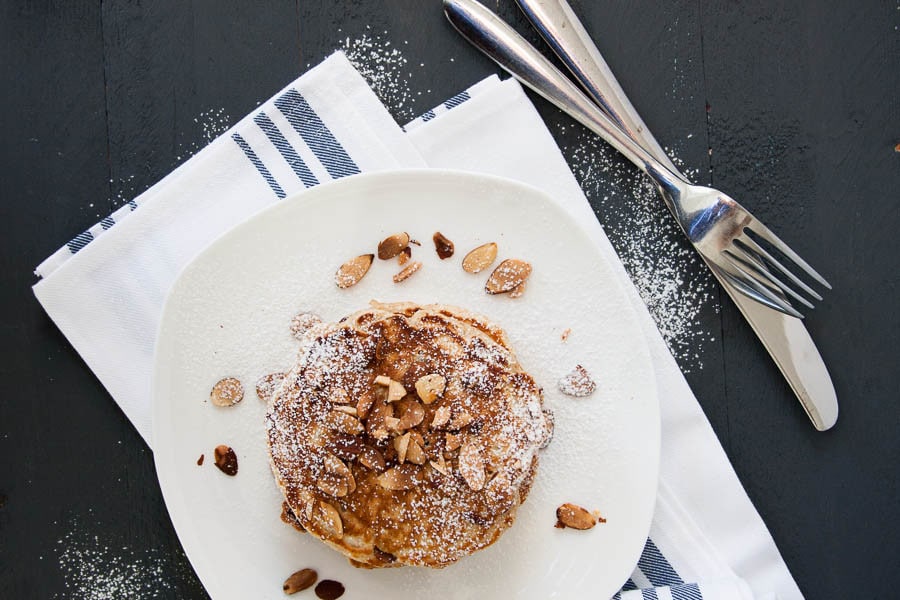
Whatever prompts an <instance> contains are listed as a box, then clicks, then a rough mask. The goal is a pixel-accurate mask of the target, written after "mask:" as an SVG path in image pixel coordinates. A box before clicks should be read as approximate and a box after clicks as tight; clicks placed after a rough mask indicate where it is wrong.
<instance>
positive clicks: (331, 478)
mask: <svg viewBox="0 0 900 600" xmlns="http://www.w3.org/2000/svg"><path fill="white" fill-rule="evenodd" d="M316 487H317V488H319V489H320V490H321V491H323V492H325V493H326V494H328V495H329V496H334V497H335V498H343V497H344V496H346V495H347V494H348V493H349V492H350V482H349V481H347V480H346V479H344V478H343V477H338V476H337V475H331V474H328V473H326V474H325V475H322V476H321V477H319V478H318V479H317V480H316Z"/></svg>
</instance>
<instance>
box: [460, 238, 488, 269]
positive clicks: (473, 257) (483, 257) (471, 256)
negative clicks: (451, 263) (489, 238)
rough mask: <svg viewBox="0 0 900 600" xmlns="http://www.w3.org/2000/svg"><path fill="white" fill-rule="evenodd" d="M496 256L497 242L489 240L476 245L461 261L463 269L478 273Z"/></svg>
mask: <svg viewBox="0 0 900 600" xmlns="http://www.w3.org/2000/svg"><path fill="white" fill-rule="evenodd" d="M496 258H497V244H496V243H494V242H490V243H487V244H483V245H481V246H478V247H477V248H475V249H474V250H472V251H471V252H469V253H468V254H466V256H465V258H463V261H462V268H463V271H465V272H466V273H480V272H481V271H484V270H485V269H487V268H488V267H489V266H491V263H493V262H494V260H496Z"/></svg>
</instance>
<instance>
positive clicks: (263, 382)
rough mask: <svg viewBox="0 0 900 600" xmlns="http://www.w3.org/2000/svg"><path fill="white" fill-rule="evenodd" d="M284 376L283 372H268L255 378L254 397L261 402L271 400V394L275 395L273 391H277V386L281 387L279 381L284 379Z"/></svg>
mask: <svg viewBox="0 0 900 600" xmlns="http://www.w3.org/2000/svg"><path fill="white" fill-rule="evenodd" d="M284 377H285V375H284V373H269V374H268V375H263V376H262V377H260V378H259V379H257V380H256V397H257V398H259V399H260V400H262V401H263V402H268V401H269V400H271V399H272V396H274V395H275V392H277V391H278V388H279V387H281V382H282V381H284Z"/></svg>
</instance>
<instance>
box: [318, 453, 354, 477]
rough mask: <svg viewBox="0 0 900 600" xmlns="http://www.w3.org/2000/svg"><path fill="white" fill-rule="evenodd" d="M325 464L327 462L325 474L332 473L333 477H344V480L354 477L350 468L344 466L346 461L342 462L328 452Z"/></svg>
mask: <svg viewBox="0 0 900 600" xmlns="http://www.w3.org/2000/svg"><path fill="white" fill-rule="evenodd" d="M324 462H325V472H326V473H330V474H332V475H337V476H338V477H343V478H352V477H353V472H352V471H351V470H350V467H348V466H347V465H346V464H344V461H342V460H341V459H340V458H338V457H337V456H335V455H334V454H331V453H330V452H326V453H325V459H324Z"/></svg>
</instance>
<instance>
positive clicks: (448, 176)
mask: <svg viewBox="0 0 900 600" xmlns="http://www.w3.org/2000/svg"><path fill="white" fill-rule="evenodd" d="M395 178H399V179H401V180H402V179H407V178H422V179H423V180H429V179H431V180H451V181H453V180H463V179H464V180H469V182H470V183H473V182H478V181H480V182H483V183H484V184H487V185H499V186H502V187H507V188H518V189H519V190H522V191H525V192H526V193H528V194H530V195H532V196H534V197H536V198H538V197H539V198H541V200H543V201H544V202H545V203H546V204H548V205H552V206H553V207H554V208H556V209H558V210H559V211H560V212H561V213H563V215H564V216H565V218H566V219H567V220H568V221H569V223H570V224H571V225H572V226H573V227H574V228H575V229H576V230H578V231H579V233H580V235H583V236H584V237H585V238H586V241H587V243H588V244H590V245H591V246H593V247H596V248H597V249H598V250H601V248H600V247H599V245H598V244H597V242H596V241H595V240H594V239H592V236H591V234H590V232H589V231H588V229H587V227H588V225H586V224H585V223H583V222H582V221H580V220H579V219H577V218H576V216H575V215H574V214H572V212H571V211H570V210H569V209H568V208H567V207H566V206H564V205H562V204H561V203H560V202H559V201H557V200H556V199H554V198H553V197H552V196H551V195H550V194H549V193H548V192H546V191H545V190H542V189H540V188H537V187H535V186H532V185H530V184H527V183H524V182H521V181H518V180H514V179H510V178H507V177H502V176H498V175H492V174H484V173H477V172H472V171H463V170H457V169H438V168H414V169H392V170H382V171H374V172H367V173H361V174H357V175H352V176H349V177H345V178H342V179H337V180H332V181H329V182H326V183H322V184H319V185H317V186H314V187H311V188H307V189H305V190H300V191H298V192H296V193H294V194H291V195H290V196H288V197H286V198H284V199H281V200H278V201H276V202H274V203H273V204H271V205H269V206H267V207H265V208H263V209H261V210H259V211H257V212H256V213H254V214H252V215H251V216H249V217H248V218H246V219H244V220H243V221H241V222H240V223H238V224H236V225H234V226H233V227H231V228H230V229H228V230H227V231H225V232H224V233H222V234H221V235H220V236H218V237H216V238H215V239H214V240H212V241H211V242H210V243H208V244H207V245H206V246H205V247H204V248H203V249H201V250H200V251H199V252H198V253H197V254H196V255H195V256H194V257H193V258H192V259H191V260H190V261H188V263H187V264H185V265H184V267H183V268H182V269H181V270H180V271H179V273H178V275H177V276H176V277H175V279H174V280H173V283H172V286H171V287H170V289H169V292H168V293H167V295H166V298H165V301H164V304H163V310H162V313H161V316H160V320H159V324H158V327H157V332H156V338H155V342H154V351H153V370H152V380H151V402H152V408H151V438H150V439H151V441H152V445H153V456H154V468H155V471H156V476H157V481H158V483H159V487H160V491H161V493H162V496H163V501H164V502H165V505H166V510H167V513H168V515H169V519H170V521H171V523H172V526H173V528H174V529H175V532H176V535H177V537H178V539H179V543H180V544H181V546H182V549H183V551H184V553H185V555H186V556H187V558H188V560H189V561H190V563H191V565H192V567H193V568H194V570H195V572H196V574H197V577H198V579H199V580H200V582H201V584H202V585H203V587H204V589H205V590H206V591H207V593H210V595H211V596H212V593H211V592H210V589H209V587H208V586H207V583H206V581H204V578H202V577H201V575H200V571H201V569H200V568H199V567H198V566H197V565H203V568H204V570H205V569H208V568H210V567H209V563H210V561H209V560H208V559H207V554H208V553H206V554H203V553H201V552H198V551H196V549H195V548H196V545H200V544H202V539H200V538H199V537H198V535H197V534H196V531H195V529H194V528H191V527H190V526H189V525H188V522H187V521H188V520H189V519H188V518H187V515H186V514H182V513H180V512H179V511H178V510H173V508H172V507H173V506H174V507H176V509H180V508H181V505H182V504H183V503H182V502H177V501H176V500H179V499H180V498H176V496H177V494H176V492H175V490H176V489H177V485H176V483H177V482H175V481H169V479H170V478H172V477H174V475H172V474H167V473H165V472H164V471H163V469H162V461H161V460H160V458H161V455H162V453H163V450H162V449H161V448H160V446H159V441H160V440H159V436H160V434H159V433H158V431H159V429H158V427H157V424H158V423H159V422H161V420H162V419H161V417H163V416H164V415H165V414H167V413H165V412H164V411H165V403H164V402H161V401H159V400H158V399H159V396H160V391H159V387H160V372H161V371H162V369H163V367H162V365H161V362H162V361H161V358H160V353H159V350H160V346H161V344H160V340H161V334H162V333H163V331H164V329H165V327H166V323H167V321H168V320H169V319H170V316H171V312H172V304H173V297H174V294H173V291H174V290H176V289H177V288H178V287H179V284H180V283H181V281H182V280H183V278H185V277H186V276H187V275H188V274H189V273H190V272H191V271H192V269H194V268H195V266H196V265H197V264H198V263H200V262H201V261H202V260H203V258H204V257H205V256H206V255H207V254H209V253H211V252H214V251H215V249H216V248H217V247H218V246H220V245H227V244H228V242H229V239H230V238H232V237H238V236H240V235H241V232H242V231H243V230H244V229H246V228H249V227H252V224H253V222H254V221H256V220H260V219H265V218H271V217H269V216H268V215H269V214H270V213H271V214H277V213H278V212H280V211H285V210H290V209H291V205H294V204H296V203H297V202H302V201H304V200H306V199H308V198H309V197H310V196H312V200H313V201H317V198H316V196H318V195H321V194H328V193H329V191H330V190H331V189H333V188H341V187H345V186H354V185H357V186H358V185H362V186H365V185H366V182H368V181H370V180H371V181H377V180H381V179H383V180H387V181H390V180H392V179H395ZM601 257H602V258H603V260H604V261H606V262H607V263H610V262H612V261H610V260H609V258H608V257H606V256H602V255H601ZM614 266H615V265H612V264H609V265H608V267H607V268H610V269H611V270H612V271H613V274H615V269H614ZM619 279H621V278H619ZM626 279H627V278H626ZM620 285H625V282H623V281H620ZM623 291H627V290H623ZM626 304H627V305H628V310H629V311H630V313H631V314H632V315H633V317H632V318H633V319H634V321H635V323H636V325H637V327H638V328H639V329H640V324H639V315H638V314H637V310H638V309H637V308H636V307H634V306H633V304H632V303H631V302H630V301H627V299H626ZM640 347H641V354H642V355H643V360H644V361H645V362H646V364H647V365H648V366H649V371H650V372H651V373H654V374H655V373H656V368H655V366H654V364H653V361H652V357H651V354H650V349H649V345H648V343H647V339H646V336H643V335H642V336H641V338H640ZM653 379H654V380H653V381H652V382H651V385H652V387H653V394H652V398H651V399H650V402H651V408H652V412H653V415H652V416H653V418H652V419H650V420H649V421H650V422H649V423H647V425H648V426H649V428H650V430H649V431H647V432H646V434H647V439H648V441H649V442H652V444H653V447H652V448H651V455H652V457H653V464H652V471H653V472H652V474H650V475H652V480H653V481H654V485H653V488H654V496H653V502H652V503H651V504H652V505H655V501H656V495H657V493H658V492H656V489H657V488H658V483H659V469H660V461H661V456H660V451H661V442H662V440H661V414H660V402H659V389H658V386H657V385H656V381H655V378H653ZM648 396H650V394H648ZM648 476H649V475H648ZM654 513H655V511H654V510H653V509H651V510H650V511H649V515H648V516H647V518H646V522H645V524H644V527H643V528H642V531H643V535H644V537H645V538H646V537H648V536H649V532H650V528H651V524H652V520H653V515H654ZM176 515H177V516H176ZM183 540H192V543H191V544H186V543H185V542H184V541H183ZM188 545H190V546H191V549H190V550H189V549H188ZM641 550H642V546H641V548H639V549H638V550H637V552H635V553H634V556H633V557H632V558H633V560H629V564H633V565H635V566H636V565H637V562H638V560H639V557H640V554H641ZM626 580H627V578H626ZM622 583H624V581H623V582H622Z"/></svg>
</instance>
